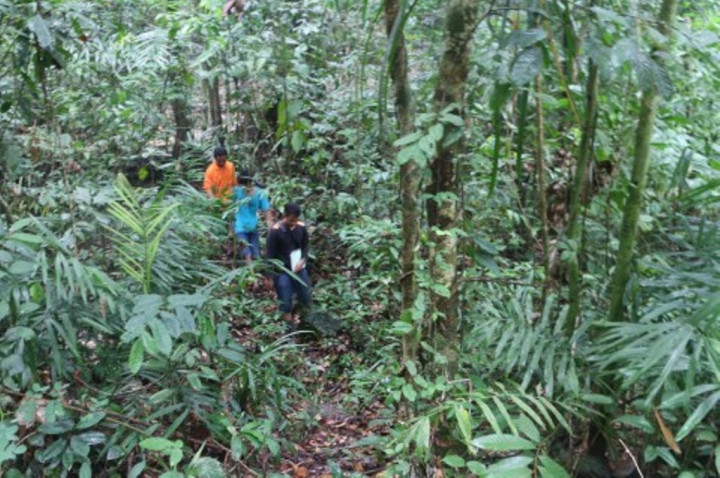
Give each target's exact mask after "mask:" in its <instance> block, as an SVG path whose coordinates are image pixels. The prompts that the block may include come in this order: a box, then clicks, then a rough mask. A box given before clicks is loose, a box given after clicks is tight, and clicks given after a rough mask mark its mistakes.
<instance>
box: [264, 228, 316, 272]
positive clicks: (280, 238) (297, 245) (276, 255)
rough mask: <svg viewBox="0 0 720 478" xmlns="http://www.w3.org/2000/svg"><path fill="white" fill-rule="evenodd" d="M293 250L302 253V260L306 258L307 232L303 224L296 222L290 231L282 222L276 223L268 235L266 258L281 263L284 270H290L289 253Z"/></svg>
mask: <svg viewBox="0 0 720 478" xmlns="http://www.w3.org/2000/svg"><path fill="white" fill-rule="evenodd" d="M295 249H300V250H301V251H302V258H303V259H305V260H307V257H308V232H307V229H306V228H305V224H304V223H302V222H298V223H297V225H296V226H295V228H294V229H293V230H292V231H291V230H290V229H289V228H288V227H287V226H286V225H285V223H284V222H283V221H280V222H278V223H276V224H275V225H274V226H273V227H272V228H271V229H270V233H269V234H268V238H267V258H268V259H278V260H280V261H282V263H283V265H284V266H285V268H286V269H288V270H291V271H292V269H291V268H290V253H291V252H292V251H294V250H295Z"/></svg>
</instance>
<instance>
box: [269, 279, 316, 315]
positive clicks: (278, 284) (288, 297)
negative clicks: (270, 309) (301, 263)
mask: <svg viewBox="0 0 720 478" xmlns="http://www.w3.org/2000/svg"><path fill="white" fill-rule="evenodd" d="M295 275H296V276H298V277H299V278H300V280H301V281H302V282H300V281H298V280H297V279H294V278H292V277H290V275H289V274H280V275H278V276H276V277H275V291H276V292H277V296H278V302H279V303H280V304H279V305H280V312H282V313H284V314H289V313H291V312H292V306H293V295H295V294H297V297H298V302H300V303H301V304H302V305H304V306H310V304H311V303H312V295H311V292H312V289H311V284H310V274H308V271H307V269H303V270H301V271H300V272H298V273H296V274H295Z"/></svg>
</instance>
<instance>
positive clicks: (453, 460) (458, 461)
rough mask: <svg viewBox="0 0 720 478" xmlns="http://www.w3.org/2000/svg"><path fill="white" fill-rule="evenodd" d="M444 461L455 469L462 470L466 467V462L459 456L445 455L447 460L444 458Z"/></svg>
mask: <svg viewBox="0 0 720 478" xmlns="http://www.w3.org/2000/svg"><path fill="white" fill-rule="evenodd" d="M442 461H443V463H445V464H446V465H448V466H451V467H453V468H462V467H463V466H465V460H464V459H463V458H462V457H461V456H458V455H445V458H443V459H442Z"/></svg>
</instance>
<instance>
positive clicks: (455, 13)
mask: <svg viewBox="0 0 720 478" xmlns="http://www.w3.org/2000/svg"><path fill="white" fill-rule="evenodd" d="M479 6H480V0H451V1H450V2H449V5H448V13H447V23H446V39H445V50H444V52H443V56H442V60H441V62H440V75H439V78H438V82H437V87H436V89H435V97H434V101H435V109H436V111H437V112H440V111H442V110H445V109H447V108H448V106H451V105H453V106H452V107H451V108H450V110H449V112H450V113H451V114H454V115H456V116H459V117H462V116H463V107H462V103H463V99H464V93H465V81H466V80H467V76H468V72H469V69H470V51H471V49H472V38H473V34H474V32H475V27H476V25H477V21H478V10H479ZM463 128H464V126H463V125H461V124H458V125H451V124H445V129H444V141H443V142H441V143H440V145H439V146H438V151H437V155H436V156H435V158H434V160H433V162H432V164H431V171H432V182H431V184H430V185H429V186H428V191H427V192H428V193H429V195H430V199H428V202H427V209H428V222H429V225H430V240H431V242H432V244H433V248H434V250H433V251H432V254H431V256H430V257H431V266H430V267H431V273H432V277H433V282H434V284H433V285H434V288H433V291H434V292H433V300H432V304H433V307H432V312H433V314H432V316H433V317H437V319H436V320H437V321H438V322H437V327H436V334H435V339H436V343H437V347H438V350H439V351H441V352H442V353H443V354H444V355H445V357H446V358H447V366H446V370H445V372H446V373H447V375H448V376H453V375H454V374H455V372H456V370H457V359H458V330H457V329H458V320H457V280H456V274H457V247H458V237H457V232H456V231H455V230H454V229H455V227H456V223H457V216H458V199H457V198H458V196H459V194H458V193H459V191H458V182H457V167H458V164H457V163H458V161H459V156H460V154H461V152H462V149H463V141H462V136H463V135H462V133H461V132H460V134H458V133H459V131H458V129H463ZM450 138H456V139H455V141H452V144H448V143H450V142H451V141H449V139H450Z"/></svg>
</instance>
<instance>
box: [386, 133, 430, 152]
mask: <svg viewBox="0 0 720 478" xmlns="http://www.w3.org/2000/svg"><path fill="white" fill-rule="evenodd" d="M422 136H423V135H422V133H421V132H419V131H415V132H413V133H410V134H408V135H405V136H403V137H402V138H400V139H398V140H396V141H395V142H394V143H393V146H395V147H396V148H400V147H402V146H407V145H408V144H412V143H415V142H417V141H418V140H419V139H420V138H422Z"/></svg>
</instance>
